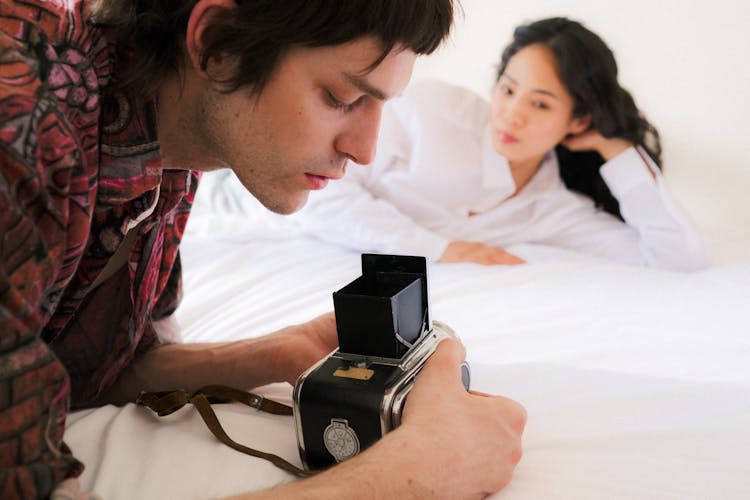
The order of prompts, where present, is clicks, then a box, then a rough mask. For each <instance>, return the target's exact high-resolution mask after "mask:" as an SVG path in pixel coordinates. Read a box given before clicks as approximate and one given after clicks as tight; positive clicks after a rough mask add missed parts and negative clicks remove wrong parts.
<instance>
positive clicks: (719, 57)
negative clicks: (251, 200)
mask: <svg viewBox="0 0 750 500" xmlns="http://www.w3.org/2000/svg"><path fill="white" fill-rule="evenodd" d="M461 3H462V6H463V14H459V16H458V20H457V23H456V26H455V28H454V32H453V35H452V37H451V40H450V41H449V42H448V43H447V44H446V46H444V47H443V48H441V49H440V51H439V52H438V53H436V54H434V55H432V56H430V57H427V58H422V59H421V60H420V61H419V62H418V63H417V66H416V68H415V71H414V76H415V78H420V77H430V78H440V79H443V80H447V81H450V82H453V83H457V84H461V85H464V86H467V87H469V88H472V89H474V90H475V91H477V92H478V93H480V94H482V95H484V96H487V97H488V96H489V90H490V89H491V87H492V84H493V79H494V74H495V70H496V65H497V63H498V60H499V57H500V52H501V50H502V48H503V47H504V46H505V45H506V44H507V43H508V42H509V41H510V38H511V34H512V31H513V27H514V26H516V25H518V24H520V23H523V22H526V21H529V20H535V19H538V18H542V17H549V16H556V15H564V16H567V17H571V18H574V19H576V20H579V21H581V22H583V23H584V24H585V25H586V26H587V27H589V28H590V29H592V30H593V31H595V32H597V33H598V34H599V35H600V36H601V37H602V38H603V39H604V40H605V41H606V42H607V43H608V44H609V46H610V47H611V48H612V49H613V51H614V53H615V56H616V57H617V60H618V64H619V67H620V80H621V82H622V84H623V86H624V87H626V88H627V89H628V90H630V91H631V93H632V94H633V95H634V97H635V99H636V102H637V103H638V104H639V106H640V108H641V109H642V110H643V111H644V112H645V114H646V115H647V117H648V118H649V120H650V121H651V122H652V123H653V124H654V125H655V126H656V127H657V128H658V129H659V132H660V133H661V136H662V147H663V148H664V155H663V157H664V173H665V177H666V181H667V184H668V186H669V188H670V191H671V192H672V193H673V194H674V195H675V197H676V198H677V199H678V200H679V202H680V203H681V204H682V205H683V206H684V208H685V209H686V210H687V211H688V212H689V213H690V215H691V216H692V217H693V219H694V220H695V222H696V224H697V225H698V227H699V228H700V229H701V231H702V232H703V234H704V235H705V237H706V241H707V244H708V246H709V251H710V252H711V254H712V256H713V257H714V260H715V261H716V262H717V263H737V262H750V165H749V163H750V162H749V160H750V3H747V2H744V1H741V0H713V1H705V0H700V1H697V0H660V1H654V0H630V1H618V2H614V1H611V0H521V1H516V2H512V1H503V0H461Z"/></svg>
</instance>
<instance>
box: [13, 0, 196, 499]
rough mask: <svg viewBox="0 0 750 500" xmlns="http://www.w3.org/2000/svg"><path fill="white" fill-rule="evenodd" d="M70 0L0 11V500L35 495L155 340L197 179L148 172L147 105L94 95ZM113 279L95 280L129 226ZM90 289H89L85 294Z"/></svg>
mask: <svg viewBox="0 0 750 500" xmlns="http://www.w3.org/2000/svg"><path fill="white" fill-rule="evenodd" d="M89 14H90V12H89V7H88V4H87V3H86V1H85V0H68V1H66V2H51V1H45V0H2V3H0V172H1V173H0V255H1V257H2V259H1V260H0V497H1V498H35V497H46V496H48V495H49V493H50V491H51V490H52V489H53V487H54V485H55V484H56V483H58V482H59V481H61V480H62V479H64V478H65V477H69V476H74V475H77V474H79V473H80V471H81V470H82V465H81V464H80V463H79V462H78V461H77V460H75V459H74V458H73V457H72V456H71V454H70V451H69V450H68V449H67V447H66V446H65V444H64V443H63V442H62V436H63V430H64V423H65V415H66V412H67V411H68V410H69V408H70V407H71V406H72V407H74V408H76V407H85V406H88V405H92V404H94V402H95V400H96V398H97V397H98V396H99V395H101V393H102V392H103V391H105V390H106V389H107V388H108V387H109V386H110V385H111V384H112V383H113V381H114V380H116V378H117V376H118V374H119V373H121V371H122V370H123V369H124V368H125V367H126V366H127V365H128V364H129V363H130V362H131V361H132V360H133V359H134V358H135V357H137V356H138V355H139V354H140V353H142V352H144V351H145V350H147V349H149V348H151V347H152V346H154V345H156V344H157V343H158V339H157V336H156V334H155V331H154V329H153V327H152V321H153V320H154V319H158V318H161V317H163V316H166V315H168V314H170V313H171V312H172V311H173V310H174V308H175V307H176V304H177V300H178V298H179V290H180V265H179V255H178V251H177V249H178V244H179V242H180V239H181V237H182V233H183V230H184V227H185V223H186V221H187V216H188V213H189V210H190V205H191V203H192V199H193V195H194V192H195V189H196V187H197V181H198V177H199V176H198V174H197V173H194V172H191V171H187V170H164V171H162V169H161V160H160V150H159V145H158V142H157V141H156V105H155V103H154V102H153V101H146V100H144V99H143V98H142V97H140V96H129V95H124V94H114V93H112V92H110V91H108V88H109V87H108V83H109V81H110V78H111V75H112V74H115V73H116V71H117V64H118V62H117V60H116V58H115V51H114V48H113V46H112V45H111V44H109V43H108V42H107V40H106V39H105V38H104V36H103V34H102V33H101V32H100V30H98V29H97V28H96V27H95V26H93V25H92V24H91V22H90V15H89ZM131 228H133V229H132V230H134V231H137V235H136V239H135V243H134V245H133V247H132V249H131V250H130V252H129V254H128V259H127V262H126V264H125V266H124V267H123V268H121V269H120V270H119V271H117V272H115V273H114V274H113V275H112V276H111V277H110V278H109V279H107V280H105V281H104V282H103V283H101V284H100V285H98V284H97V283H95V280H96V279H97V276H98V275H99V273H100V272H101V271H102V269H103V268H104V267H105V265H106V264H107V262H108V261H109V260H110V258H111V257H112V256H113V255H114V253H115V252H116V251H117V249H118V247H119V246H120V243H121V242H122V241H123V238H124V237H125V234H126V233H127V232H128V230H129V229H131ZM92 285H98V286H92Z"/></svg>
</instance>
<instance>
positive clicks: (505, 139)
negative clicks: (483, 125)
mask: <svg viewBox="0 0 750 500" xmlns="http://www.w3.org/2000/svg"><path fill="white" fill-rule="evenodd" d="M497 136H498V138H499V139H500V142H502V143H503V144H513V143H514V142H518V139H516V138H515V137H514V136H512V135H510V134H509V133H507V132H503V131H500V132H498V133H497Z"/></svg>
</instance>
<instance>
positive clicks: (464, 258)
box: [438, 241, 526, 266]
mask: <svg viewBox="0 0 750 500" xmlns="http://www.w3.org/2000/svg"><path fill="white" fill-rule="evenodd" d="M438 262H474V263H476V264H484V265H486V266H492V265H517V264H525V263H526V261H525V260H523V259H522V258H520V257H517V256H515V255H513V254H511V253H508V252H506V251H505V250H503V249H502V248H497V247H491V246H489V245H485V244H484V243H477V242H473V241H453V242H451V243H450V244H449V245H448V246H447V247H446V249H445V251H444V252H443V255H441V256H440V259H438Z"/></svg>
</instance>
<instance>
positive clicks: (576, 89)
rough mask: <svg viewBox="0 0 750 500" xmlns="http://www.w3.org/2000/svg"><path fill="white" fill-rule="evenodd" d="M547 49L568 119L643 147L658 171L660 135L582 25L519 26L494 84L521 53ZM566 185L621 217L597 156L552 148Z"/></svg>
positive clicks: (558, 20)
mask: <svg viewBox="0 0 750 500" xmlns="http://www.w3.org/2000/svg"><path fill="white" fill-rule="evenodd" d="M533 44H542V45H544V46H546V47H547V48H548V49H549V50H550V51H551V52H552V54H553V55H554V57H555V60H556V61H557V73H558V76H559V77H560V80H561V81H562V83H563V85H565V87H566V88H567V90H568V92H569V93H570V95H571V96H572V97H573V102H574V105H573V116H575V117H583V116H586V115H590V116H591V127H592V128H594V129H596V130H598V131H599V132H600V133H601V134H602V135H603V136H604V137H607V138H613V137H617V138H621V139H625V140H628V141H630V142H632V143H633V144H636V145H639V146H641V147H643V148H644V149H645V150H646V151H647V152H648V154H649V155H650V156H651V158H652V159H653V160H654V161H655V162H656V164H657V165H658V166H659V168H661V144H660V141H659V133H658V131H657V130H656V129H655V128H654V126H653V125H651V124H650V123H649V122H648V121H647V120H646V119H645V118H644V117H643V115H642V114H641V112H640V111H639V110H638V108H637V107H636V105H635V101H634V100H633V97H632V96H631V95H630V93H629V92H628V91H627V90H625V89H624V88H622V87H621V86H620V84H619V82H618V81H617V62H616V61H615V57H614V54H612V51H611V50H610V49H609V47H607V44H605V43H604V41H603V40H602V39H601V38H599V36H597V35H596V34H595V33H592V32H591V31H589V30H588V29H587V28H585V27H584V26H583V25H582V24H580V23H578V22H576V21H572V20H570V19H566V18H562V17H555V18H549V19H542V20H539V21H536V22H533V23H530V24H525V25H522V26H518V27H517V28H516V29H515V31H514V32H513V40H512V41H511V43H510V45H508V46H507V47H506V48H505V50H504V51H503V55H502V58H501V60H500V67H499V70H498V79H499V78H500V77H501V76H502V75H503V73H504V72H505V68H506V67H507V65H508V61H510V59H511V58H512V57H513V56H514V55H515V54H516V53H517V52H518V51H519V50H521V49H522V48H524V47H527V46H529V45H533ZM556 152H557V156H558V161H559V164H560V176H561V177H562V179H563V181H564V182H565V185H566V186H567V187H568V188H569V189H571V190H574V191H578V192H581V193H583V194H585V195H587V196H589V197H590V198H592V199H593V200H594V202H595V203H596V205H597V206H599V207H601V208H603V209H604V210H606V211H608V212H610V213H612V214H614V215H616V216H618V217H621V215H620V210H619V206H618V203H617V200H616V199H615V198H614V196H612V193H611V192H610V191H609V188H608V187H607V185H606V184H605V182H604V180H603V179H602V177H601V175H600V174H599V167H600V166H601V165H602V164H603V163H604V159H603V158H602V157H601V156H600V155H599V154H598V153H596V152H591V151H588V152H574V151H569V150H568V149H566V148H565V147H563V146H562V145H559V146H557V148H556Z"/></svg>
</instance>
